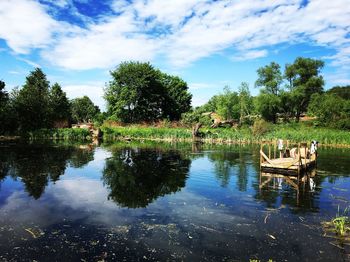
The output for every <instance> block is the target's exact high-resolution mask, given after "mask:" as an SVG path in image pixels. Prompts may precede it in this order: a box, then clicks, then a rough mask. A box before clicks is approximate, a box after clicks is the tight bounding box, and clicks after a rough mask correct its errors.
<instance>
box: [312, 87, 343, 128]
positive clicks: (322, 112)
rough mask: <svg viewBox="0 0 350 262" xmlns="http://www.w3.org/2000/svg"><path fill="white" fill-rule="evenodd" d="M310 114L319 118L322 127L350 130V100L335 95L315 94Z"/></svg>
mask: <svg viewBox="0 0 350 262" xmlns="http://www.w3.org/2000/svg"><path fill="white" fill-rule="evenodd" d="M308 113H309V114H311V115H314V116H317V118H318V122H319V123H320V124H322V125H326V126H331V127H336V128H342V129H350V100H346V99H343V98H341V97H339V96H338V95H335V94H318V93H316V94H313V95H312V96H311V100H310V103H309V107H308Z"/></svg>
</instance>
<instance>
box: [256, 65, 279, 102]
mask: <svg viewBox="0 0 350 262" xmlns="http://www.w3.org/2000/svg"><path fill="white" fill-rule="evenodd" d="M257 73H258V79H257V80H256V82H255V86H256V87H263V88H264V89H265V90H266V92H267V93H268V94H273V95H276V96H277V95H278V94H279V92H280V86H281V83H282V81H283V77H282V73H281V68H280V65H279V64H277V63H275V62H271V63H270V65H266V66H264V67H260V68H259V69H258V70H257Z"/></svg>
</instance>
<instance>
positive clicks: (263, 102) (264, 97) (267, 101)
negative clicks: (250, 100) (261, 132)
mask: <svg viewBox="0 0 350 262" xmlns="http://www.w3.org/2000/svg"><path fill="white" fill-rule="evenodd" d="M254 102H255V107H256V109H257V110H258V112H259V113H260V114H261V116H262V117H263V118H264V119H265V120H267V121H271V122H273V123H276V122H277V113H278V112H279V111H280V104H281V99H280V97H279V96H276V95H273V94H269V93H266V92H261V93H260V95H259V96H257V97H256V99H255V100H254Z"/></svg>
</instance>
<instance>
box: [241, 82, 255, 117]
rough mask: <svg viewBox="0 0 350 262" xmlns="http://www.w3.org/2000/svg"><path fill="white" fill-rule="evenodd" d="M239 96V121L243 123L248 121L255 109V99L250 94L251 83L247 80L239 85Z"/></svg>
mask: <svg viewBox="0 0 350 262" xmlns="http://www.w3.org/2000/svg"><path fill="white" fill-rule="evenodd" d="M238 97H239V108H240V113H239V115H240V116H239V122H240V124H242V123H243V122H244V121H247V119H246V117H248V116H249V115H250V114H251V112H252V111H253V99H252V96H251V95H250V91H249V85H248V83H246V82H242V83H241V85H240V86H239V87H238Z"/></svg>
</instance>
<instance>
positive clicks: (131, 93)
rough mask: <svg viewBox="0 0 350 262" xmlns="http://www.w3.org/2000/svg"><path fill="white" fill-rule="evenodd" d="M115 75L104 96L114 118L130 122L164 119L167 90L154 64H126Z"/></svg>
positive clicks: (114, 72)
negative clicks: (163, 107) (163, 109)
mask: <svg viewBox="0 0 350 262" xmlns="http://www.w3.org/2000/svg"><path fill="white" fill-rule="evenodd" d="M111 75H112V81H110V82H109V84H108V85H107V87H106V89H105V96H104V97H105V99H106V100H107V107H108V111H109V114H110V115H112V117H114V118H115V119H118V120H121V121H123V122H129V123H130V122H140V121H152V120H156V119H159V118H161V117H162V114H163V111H162V105H164V99H165V90H164V87H163V85H162V83H161V81H160V80H159V74H158V72H157V70H155V69H154V68H153V66H152V65H151V64H150V63H141V62H124V63H121V64H120V65H119V66H118V68H117V69H116V70H114V71H111Z"/></svg>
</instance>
